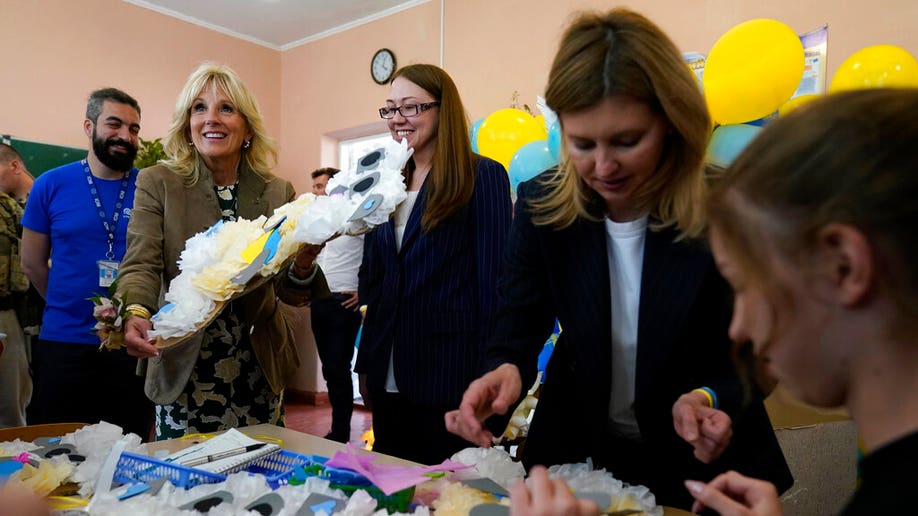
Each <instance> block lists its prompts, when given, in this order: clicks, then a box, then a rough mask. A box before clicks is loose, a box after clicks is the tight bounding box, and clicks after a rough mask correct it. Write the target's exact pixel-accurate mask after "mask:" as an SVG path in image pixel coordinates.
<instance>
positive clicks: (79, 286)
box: [22, 161, 137, 345]
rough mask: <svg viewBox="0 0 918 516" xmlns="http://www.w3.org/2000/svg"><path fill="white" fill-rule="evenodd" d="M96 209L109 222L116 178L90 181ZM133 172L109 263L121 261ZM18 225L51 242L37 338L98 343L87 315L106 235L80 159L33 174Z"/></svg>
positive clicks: (117, 190)
mask: <svg viewBox="0 0 918 516" xmlns="http://www.w3.org/2000/svg"><path fill="white" fill-rule="evenodd" d="M92 179H93V183H94V184H95V185H96V189H97V190H98V192H99V199H100V200H101V201H102V208H103V210H104V211H105V217H106V220H107V221H108V223H109V224H111V221H112V211H113V210H114V208H115V204H116V203H117V200H118V194H119V193H120V191H121V183H122V180H121V179H99V178H98V177H93V178H92ZM136 182H137V169H136V168H135V169H133V170H131V172H130V180H129V181H128V185H127V191H126V192H125V196H124V200H123V201H122V207H121V212H120V214H119V217H118V224H117V226H116V230H115V242H114V248H113V251H114V260H115V261H119V262H120V261H121V260H122V258H124V251H125V247H126V233H127V226H128V221H129V220H130V218H131V210H132V209H133V207H134V190H135V188H136ZM22 225H23V227H26V228H29V229H31V230H32V231H35V232H36V233H42V234H45V235H48V236H49V237H50V239H51V270H50V271H49V272H48V291H47V292H46V294H45V301H46V304H45V312H44V317H43V320H42V325H41V334H40V335H39V337H40V338H41V339H44V340H56V341H60V342H72V343H79V344H93V345H99V338H98V337H96V335H95V334H94V333H93V331H92V327H93V326H95V324H96V320H95V318H94V317H93V316H92V308H93V305H92V301H90V300H89V299H88V298H90V297H91V296H93V295H95V294H104V295H107V294H106V291H107V288H105V287H100V286H99V266H98V264H97V263H96V262H97V261H98V260H105V259H106V257H105V255H106V253H107V252H108V233H107V232H106V231H105V228H104V226H103V225H102V218H101V217H99V212H98V211H97V210H96V209H95V204H94V201H93V196H92V193H90V189H89V185H88V184H87V182H86V175H85V173H84V172H83V164H82V162H80V161H77V162H74V163H70V164H68V165H64V166H61V167H58V168H55V169H53V170H49V171H47V172H45V173H44V174H42V175H40V176H38V179H36V180H35V184H34V185H33V186H32V190H31V192H30V193H29V200H28V202H27V203H26V207H25V213H24V214H23V216H22Z"/></svg>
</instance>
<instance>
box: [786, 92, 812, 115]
mask: <svg viewBox="0 0 918 516" xmlns="http://www.w3.org/2000/svg"><path fill="white" fill-rule="evenodd" d="M820 96H821V95H800V96H799V97H794V98H792V99H790V100H788V101H787V102H785V103H784V104H781V107H780V108H778V116H784V115H786V114H788V113H790V112H791V111H793V110H795V109H797V108H798V107H800V106H802V105H804V104H808V103H810V102H812V101H814V100H816V99H818V98H819V97H820Z"/></svg>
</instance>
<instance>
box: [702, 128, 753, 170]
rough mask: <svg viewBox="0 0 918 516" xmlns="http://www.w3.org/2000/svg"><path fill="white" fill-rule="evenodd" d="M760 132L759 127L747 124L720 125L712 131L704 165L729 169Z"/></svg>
mask: <svg viewBox="0 0 918 516" xmlns="http://www.w3.org/2000/svg"><path fill="white" fill-rule="evenodd" d="M761 131H762V128H761V127H758V126H754V125H748V124H735V125H722V126H720V127H718V128H717V129H714V134H713V135H711V142H710V143H708V151H707V154H706V155H705V157H704V161H705V163H709V164H711V165H714V166H716V167H720V168H727V167H729V166H730V163H733V160H734V159H736V157H737V156H739V154H740V153H741V152H742V151H743V149H745V148H746V145H749V142H751V141H752V140H753V139H754V138H755V137H756V136H757V135H758V134H759V132H761Z"/></svg>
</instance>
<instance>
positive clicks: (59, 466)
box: [9, 460, 73, 496]
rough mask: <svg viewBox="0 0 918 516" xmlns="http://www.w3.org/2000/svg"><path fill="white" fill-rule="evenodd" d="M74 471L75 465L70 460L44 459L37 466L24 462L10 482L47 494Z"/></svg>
mask: <svg viewBox="0 0 918 516" xmlns="http://www.w3.org/2000/svg"><path fill="white" fill-rule="evenodd" d="M72 472H73V466H72V465H71V464H70V463H69V462H64V461H49V460H43V461H41V462H39V463H38V467H37V468H36V467H34V466H32V465H31V464H23V466H22V469H20V470H19V471H17V472H15V473H13V474H12V475H10V479H9V482H10V483H11V484H13V485H15V484H18V485H20V486H22V487H25V488H27V489H30V490H31V491H32V492H34V493H38V494H40V495H42V496H47V495H48V494H49V493H50V492H51V491H54V489H56V488H57V486H59V485H61V484H62V483H64V481H65V480H67V478H68V477H70V473H72Z"/></svg>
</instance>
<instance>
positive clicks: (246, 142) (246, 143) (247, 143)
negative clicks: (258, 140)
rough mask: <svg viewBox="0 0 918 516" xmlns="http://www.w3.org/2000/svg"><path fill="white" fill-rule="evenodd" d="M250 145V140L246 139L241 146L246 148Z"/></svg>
mask: <svg viewBox="0 0 918 516" xmlns="http://www.w3.org/2000/svg"><path fill="white" fill-rule="evenodd" d="M251 146H252V140H246V141H244V142H243V143H242V148H243V149H248V148H249V147H251Z"/></svg>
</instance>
